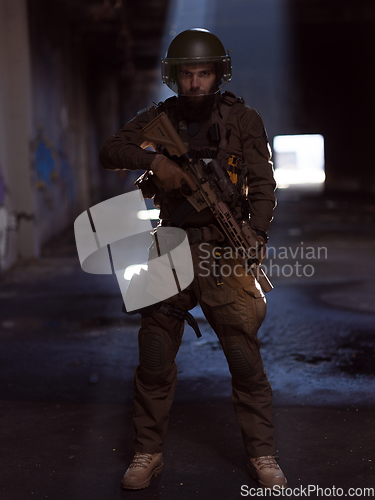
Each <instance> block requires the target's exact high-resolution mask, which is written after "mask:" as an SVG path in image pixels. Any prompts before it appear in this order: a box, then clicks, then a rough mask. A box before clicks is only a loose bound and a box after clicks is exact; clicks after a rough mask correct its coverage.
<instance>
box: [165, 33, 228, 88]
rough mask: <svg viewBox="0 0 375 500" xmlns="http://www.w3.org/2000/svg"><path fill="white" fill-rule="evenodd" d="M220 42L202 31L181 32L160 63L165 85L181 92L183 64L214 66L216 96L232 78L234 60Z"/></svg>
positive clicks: (215, 37) (214, 36) (212, 35)
mask: <svg viewBox="0 0 375 500" xmlns="http://www.w3.org/2000/svg"><path fill="white" fill-rule="evenodd" d="M229 53H230V51H228V54H226V53H225V49H224V46H223V44H222V43H221V41H220V40H219V38H218V37H217V36H216V35H214V34H213V33H211V32H210V31H207V30H205V29H202V28H193V29H191V30H186V31H182V32H181V33H180V34H179V35H177V36H176V37H175V38H174V39H173V40H172V42H171V44H170V46H169V49H168V52H167V54H166V56H165V57H164V58H163V59H162V60H161V72H162V79H163V83H165V84H166V85H168V87H169V88H170V89H172V90H173V91H174V92H176V93H178V94H179V93H180V92H179V84H178V74H179V68H180V66H181V64H206V63H210V64H213V65H214V68H215V73H216V77H217V78H216V84H217V88H216V92H218V91H219V89H220V88H221V87H223V86H224V85H225V84H226V83H228V82H229V81H230V80H231V78H232V65H231V58H230V56H229Z"/></svg>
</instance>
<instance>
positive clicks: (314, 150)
mask: <svg viewBox="0 0 375 500" xmlns="http://www.w3.org/2000/svg"><path fill="white" fill-rule="evenodd" d="M273 150H274V160H275V179H276V182H277V186H278V187H279V188H281V189H282V188H288V187H290V186H292V185H294V186H295V185H322V184H323V183H324V181H325V173H324V138H323V136H322V135H320V134H311V135H308V134H305V135H278V136H276V137H275V138H274V140H273Z"/></svg>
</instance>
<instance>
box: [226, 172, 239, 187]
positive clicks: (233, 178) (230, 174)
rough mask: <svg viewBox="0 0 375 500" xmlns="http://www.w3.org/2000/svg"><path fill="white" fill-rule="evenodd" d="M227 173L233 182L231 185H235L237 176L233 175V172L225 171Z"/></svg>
mask: <svg viewBox="0 0 375 500" xmlns="http://www.w3.org/2000/svg"><path fill="white" fill-rule="evenodd" d="M227 172H228V175H229V178H230V180H231V181H232V182H233V184H237V177H238V176H237V174H235V173H233V172H229V171H228V170H227Z"/></svg>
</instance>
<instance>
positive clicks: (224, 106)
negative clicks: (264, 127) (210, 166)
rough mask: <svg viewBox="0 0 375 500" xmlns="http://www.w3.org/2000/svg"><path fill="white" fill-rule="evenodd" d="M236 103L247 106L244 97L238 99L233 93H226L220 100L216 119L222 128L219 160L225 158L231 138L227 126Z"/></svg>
mask: <svg viewBox="0 0 375 500" xmlns="http://www.w3.org/2000/svg"><path fill="white" fill-rule="evenodd" d="M236 103H241V104H245V101H244V99H242V97H237V96H236V95H234V94H233V93H232V92H228V91H225V92H224V93H223V94H221V96H220V98H219V104H218V109H217V112H216V115H217V116H216V117H215V118H217V123H218V124H219V128H220V143H219V151H218V158H219V159H221V158H223V157H224V156H225V153H226V149H227V145H228V139H229V137H228V136H227V130H226V128H225V124H226V123H227V120H228V117H229V114H230V112H231V109H232V106H233V105H234V104H236Z"/></svg>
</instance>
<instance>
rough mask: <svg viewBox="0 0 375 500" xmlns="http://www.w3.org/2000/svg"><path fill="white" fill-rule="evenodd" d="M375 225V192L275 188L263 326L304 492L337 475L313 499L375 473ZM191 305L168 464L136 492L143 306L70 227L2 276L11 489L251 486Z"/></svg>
mask: <svg viewBox="0 0 375 500" xmlns="http://www.w3.org/2000/svg"><path fill="white" fill-rule="evenodd" d="M374 228H375V199H374V198H371V197H359V196H355V195H346V196H344V195H324V196H323V195H320V194H318V193H313V192H307V191H303V190H295V191H292V192H287V191H280V192H279V207H278V209H277V212H276V213H275V221H274V223H273V227H272V232H271V240H270V244H269V247H270V250H269V256H268V259H267V260H266V261H265V265H266V266H268V268H269V269H271V273H270V274H271V278H272V281H273V282H274V285H275V290H273V291H272V292H271V293H270V294H268V296H267V299H268V314H267V318H266V320H265V322H264V324H263V326H262V328H261V330H260V332H259V336H260V338H261V341H262V353H263V358H264V363H265V367H266V370H267V374H268V377H269V379H270V381H271V384H272V386H273V389H274V397H275V399H274V402H275V404H274V414H275V425H276V444H277V454H278V457H279V463H280V465H281V466H282V468H283V470H284V472H285V474H286V475H287V477H288V480H289V486H290V487H291V488H297V490H295V491H294V495H292V496H293V497H295V498H297V497H301V496H304V495H303V491H304V490H301V489H300V488H307V487H308V485H311V488H313V487H314V486H315V487H317V486H319V487H320V488H329V489H331V491H329V490H326V491H325V492H324V491H323V492H322V491H319V492H318V495H316V494H315V492H313V491H312V492H311V493H310V496H311V497H315V498H326V497H328V496H329V493H330V492H331V493H332V488H333V487H334V486H335V488H342V489H343V496H345V494H348V496H349V494H350V492H349V488H375V455H374V451H373V450H374V449H375V436H374V416H375V287H374V285H373V283H374V279H375V266H374V257H373V256H374V253H375V231H374ZM193 313H194V316H195V317H196V318H197V320H198V322H199V325H200V328H201V330H202V333H203V336H202V338H201V339H197V338H196V337H195V335H194V332H193V331H192V330H191V328H190V327H188V326H187V327H186V330H185V335H184V339H183V344H182V347H181V349H180V352H179V354H178V359H177V362H178V367H179V383H178V387H177V394H176V399H175V403H174V405H173V408H172V412H171V417H170V430H169V433H168V437H167V441H166V444H165V452H164V462H165V466H164V470H163V473H162V475H161V476H160V477H158V478H156V479H153V481H152V483H151V486H150V487H149V488H147V489H146V490H142V491H137V492H126V491H122V490H121V489H120V481H121V477H122V474H123V472H124V471H125V469H126V467H127V465H128V462H129V459H130V458H131V457H132V446H131V443H132V432H133V431H132V420H131V414H132V374H133V371H134V368H135V366H136V364H137V356H138V353H137V330H138V325H139V316H124V315H123V314H122V313H121V296H120V293H119V289H118V285H117V281H116V279H115V278H114V277H113V276H96V275H89V274H85V273H84V272H83V271H82V270H81V268H80V266H79V262H78V258H77V256H76V251H75V245H74V238H73V232H72V231H70V230H69V231H68V232H67V233H65V234H64V235H62V236H60V237H59V238H56V239H55V240H54V241H53V242H51V243H50V244H49V245H48V246H46V248H45V249H44V252H43V256H42V258H41V259H39V260H38V261H35V262H29V263H25V264H23V265H19V266H17V267H16V268H15V269H13V270H12V271H10V272H7V273H6V274H5V275H2V276H1V280H0V346H1V350H0V373H1V377H0V423H1V426H0V434H1V442H2V446H1V451H0V453H1V473H0V491H1V498H4V499H5V500H25V499H45V498H48V499H53V500H62V499H64V500H66V499H72V500H76V499H77V500H85V499H86V498H87V499H90V500H112V499H113V500H114V499H123V498H138V499H140V500H141V499H152V498H165V499H176V498H179V499H184V500H185V499H186V500H190V499H192V498H198V499H211V498H212V499H213V498H218V499H228V500H230V499H238V498H243V497H244V496H250V495H245V494H244V493H246V492H247V491H248V488H247V489H246V488H244V489H242V495H241V486H242V485H248V487H249V488H256V484H255V483H254V482H253V481H252V480H251V479H250V477H249V476H248V474H247V470H246V456H245V453H244V448H243V445H242V440H241V436H240V431H239V428H238V426H237V424H236V422H235V418H234V412H233V409H232V405H231V401H230V377H229V371H228V368H227V366H226V362H225V359H224V356H223V354H222V352H221V350H220V347H219V345H218V342H217V339H216V337H215V335H214V334H213V333H212V331H211V330H210V329H209V327H208V325H207V323H206V322H205V320H204V317H203V316H202V313H201V311H200V310H199V309H195V310H194V311H193ZM339 493H340V491H339ZM369 493H371V491H370V492H369ZM259 496H260V495H259ZM305 496H306V495H305ZM367 496H371V495H369V494H367ZM373 496H374V492H373Z"/></svg>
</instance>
